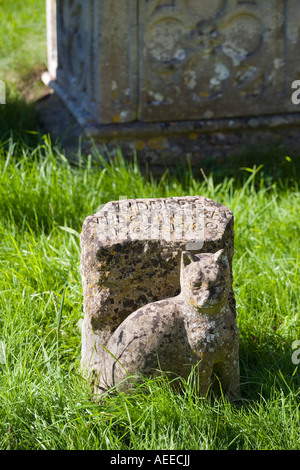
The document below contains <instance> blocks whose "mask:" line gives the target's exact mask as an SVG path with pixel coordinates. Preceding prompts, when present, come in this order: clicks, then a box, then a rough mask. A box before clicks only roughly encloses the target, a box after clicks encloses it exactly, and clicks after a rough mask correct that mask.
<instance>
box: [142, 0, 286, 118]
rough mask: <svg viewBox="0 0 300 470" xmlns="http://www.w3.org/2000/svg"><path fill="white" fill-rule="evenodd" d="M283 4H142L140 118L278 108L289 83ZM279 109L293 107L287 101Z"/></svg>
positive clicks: (152, 0)
mask: <svg viewBox="0 0 300 470" xmlns="http://www.w3.org/2000/svg"><path fill="white" fill-rule="evenodd" d="M285 3H286V2H284V1H282V0H277V1H272V2H260V1H258V0H257V1H254V0H253V1H238V0H205V1H201V2H199V1H197V0H186V1H179V0H173V1H169V0H166V1H158V0H144V1H141V2H140V37H141V38H142V39H141V42H140V55H139V56H140V62H139V65H140V113H139V117H140V119H141V120H143V121H163V120H175V119H176V120H183V119H199V118H202V119H203V118H208V119H211V118H220V117H231V116H242V115H254V114H266V113H273V112H276V111H278V108H280V106H282V104H283V103H281V105H278V97H280V96H282V95H283V93H284V92H285V80H286V73H285V72H286V71H285V66H286V64H285V38H284V24H285V21H286V10H285ZM294 34H295V33H294ZM284 107H285V108H291V106H290V103H289V101H288V100H287V103H286V102H285V103H284ZM281 111H282V110H281Z"/></svg>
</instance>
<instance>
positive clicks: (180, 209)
mask: <svg viewBox="0 0 300 470" xmlns="http://www.w3.org/2000/svg"><path fill="white" fill-rule="evenodd" d="M233 224H234V222H233V215H232V212H231V211H230V210H229V209H228V208H227V207H225V206H222V205H221V204H217V203H216V202H214V201H212V200H210V199H207V198H205V197H202V196H195V197H192V196H191V197H174V198H165V199H135V200H121V201H113V202H109V203H107V204H106V205H105V206H104V207H103V208H102V210H101V211H100V212H98V213H96V214H94V215H91V216H89V217H87V219H86V220H85V222H84V224H83V229H82V234H81V250H82V255H81V275H82V282H83V294H84V311H85V318H84V321H83V328H82V364H83V367H84V368H86V369H87V370H90V371H91V370H93V369H95V370H99V368H101V355H102V353H103V346H106V345H107V343H108V341H109V339H110V337H111V335H112V334H113V332H114V331H115V330H116V329H117V328H118V326H119V325H120V324H121V323H122V322H123V321H124V320H125V319H126V318H127V317H128V316H129V315H130V314H131V313H132V312H133V311H135V310H136V309H138V308H140V307H142V306H144V305H146V304H148V303H149V302H153V301H157V300H161V299H165V298H168V297H173V296H176V295H178V294H179V292H180V260H181V254H182V252H183V251H184V250H188V251H189V252H191V253H215V252H217V251H218V250H220V249H224V252H225V254H226V256H227V259H228V262H229V272H230V293H229V305H230V308H231V310H232V312H233V313H234V314H235V302H234V295H233V291H232V287H231V283H232V269H231V266H232V257H233V236H234V234H233Z"/></svg>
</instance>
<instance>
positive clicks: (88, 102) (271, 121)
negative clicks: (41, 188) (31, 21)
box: [43, 0, 300, 169]
mask: <svg viewBox="0 0 300 470" xmlns="http://www.w3.org/2000/svg"><path fill="white" fill-rule="evenodd" d="M298 3H299V2H298V0H276V1H269V2H267V1H265V2H261V1H258V0H251V1H242V0H201V2H200V1H199V0H124V1H123V0H84V1H83V0H47V12H48V14H47V18H48V63H49V66H48V72H47V73H45V74H44V76H43V79H44V81H45V83H47V84H49V85H50V86H51V87H52V88H53V89H54V91H55V95H57V96H59V97H60V99H61V100H62V102H63V103H64V105H65V106H66V107H67V108H68V110H69V111H70V112H71V113H72V115H73V116H74V117H75V118H76V122H77V123H78V126H79V128H80V132H81V133H82V135H83V136H84V137H85V138H88V137H92V138H93V140H94V142H95V144H96V145H97V146H98V147H99V149H100V150H101V151H103V153H105V149H107V148H108V149H109V150H111V151H113V150H114V149H115V146H116V144H119V145H121V147H122V149H123V152H124V153H125V154H129V155H132V153H133V151H137V153H138V155H139V161H140V162H141V163H142V162H144V163H149V164H150V165H151V168H152V169H153V168H154V167H159V166H160V165H162V164H163V163H165V164H171V163H174V160H176V159H179V158H180V159H182V158H184V157H185V156H186V154H189V155H190V160H191V163H192V165H198V163H199V162H200V161H202V160H203V159H204V158H206V157H212V156H215V157H216V158H222V157H224V156H226V155H228V154H230V155H232V154H234V153H236V152H240V151H241V150H242V149H244V148H245V146H249V145H250V144H254V143H256V142H257V143H265V142H266V141H268V140H272V141H273V142H276V145H278V143H281V142H283V143H284V145H285V147H286V148H287V149H288V148H291V147H292V148H294V149H296V148H298V146H299V141H300V131H299V108H298V107H297V105H295V104H294V102H293V101H292V99H291V97H292V94H293V92H294V90H293V89H292V84H293V83H294V81H295V80H297V78H299V73H300V65H299V64H300V48H299V46H298V44H299V31H300V28H299V24H300V10H299V4H298ZM48 104H49V103H48ZM49 109H50V108H49ZM50 114H53V111H52V109H51V112H50ZM57 119H58V117H57V115H55V121H57ZM58 127H59V128H62V129H63V131H64V133H66V132H67V129H68V125H67V123H66V122H63V123H59V125H58ZM71 127H72V126H71Z"/></svg>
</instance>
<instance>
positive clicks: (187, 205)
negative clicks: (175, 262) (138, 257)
mask: <svg viewBox="0 0 300 470" xmlns="http://www.w3.org/2000/svg"><path fill="white" fill-rule="evenodd" d="M226 224H227V215H226V211H216V210H210V209H209V208H207V206H206V204H205V199H199V198H193V197H191V198H188V197H185V198H168V199H145V200H143V199H135V200H121V201H113V202H110V203H108V204H106V206H105V208H104V209H103V210H102V211H100V212H99V213H98V214H97V227H98V228H97V230H98V233H99V234H101V237H102V239H103V238H105V239H106V240H115V239H116V238H117V239H120V240H131V241H132V240H164V241H176V240H185V241H186V242H187V243H190V244H189V247H188V248H189V249H193V247H192V244H193V243H197V249H200V248H201V246H202V244H203V240H204V236H205V231H208V232H221V231H222V230H224V227H225V226H226ZM195 249H196V248H195Z"/></svg>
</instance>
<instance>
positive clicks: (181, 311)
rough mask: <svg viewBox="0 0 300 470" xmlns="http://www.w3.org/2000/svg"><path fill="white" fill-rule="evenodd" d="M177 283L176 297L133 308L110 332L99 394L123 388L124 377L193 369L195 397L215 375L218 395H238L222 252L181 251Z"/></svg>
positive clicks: (225, 262) (233, 332)
mask: <svg viewBox="0 0 300 470" xmlns="http://www.w3.org/2000/svg"><path fill="white" fill-rule="evenodd" d="M180 281H181V292H180V294H179V295H178V296H176V297H172V298H169V299H164V300H159V301H157V302H152V303H150V304H148V305H145V306H143V307H141V308H139V309H138V310H136V311H135V312H133V313H132V314H131V315H129V316H128V317H127V318H126V319H125V320H124V321H123V322H122V323H121V325H119V327H118V328H117V329H116V330H115V332H114V333H113V334H112V336H111V337H110V339H109V341H108V343H107V344H106V346H105V349H104V353H103V360H102V361H101V362H102V363H101V370H100V371H99V373H100V374H99V375H100V381H99V382H98V391H99V392H103V391H105V390H107V389H108V388H110V387H112V386H114V385H118V387H119V388H120V389H121V390H127V389H129V388H130V387H132V385H133V381H132V379H130V378H128V375H130V376H134V378H135V380H138V378H139V377H140V376H141V375H144V376H145V375H146V376H151V375H155V374H158V373H159V371H160V370H162V371H164V372H169V373H172V374H175V376H176V375H177V376H182V377H184V378H185V379H187V378H188V376H189V374H190V372H191V370H192V369H193V368H195V371H196V374H197V375H196V376H197V378H198V390H199V395H201V396H204V395H206V393H207V391H208V389H209V387H210V385H211V383H212V380H213V377H214V375H215V374H216V375H217V376H218V378H219V381H220V383H221V386H222V390H223V391H224V393H228V394H229V395H231V396H232V395H239V352H238V347H239V340H238V328H237V324H236V319H235V316H234V314H233V312H232V310H231V309H230V307H229V304H228V294H229V289H230V271H229V264H228V260H227V257H226V254H225V252H224V250H220V251H218V252H217V253H215V254H212V253H200V254H197V255H195V254H192V253H190V252H187V251H184V252H183V253H182V257H181V272H180ZM108 351H109V352H108ZM126 378H127V380H126Z"/></svg>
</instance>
